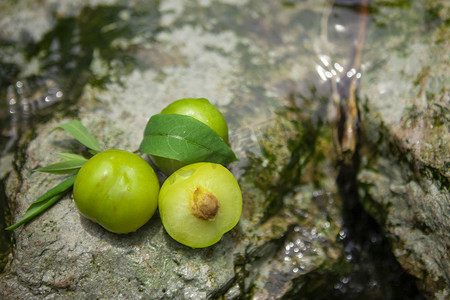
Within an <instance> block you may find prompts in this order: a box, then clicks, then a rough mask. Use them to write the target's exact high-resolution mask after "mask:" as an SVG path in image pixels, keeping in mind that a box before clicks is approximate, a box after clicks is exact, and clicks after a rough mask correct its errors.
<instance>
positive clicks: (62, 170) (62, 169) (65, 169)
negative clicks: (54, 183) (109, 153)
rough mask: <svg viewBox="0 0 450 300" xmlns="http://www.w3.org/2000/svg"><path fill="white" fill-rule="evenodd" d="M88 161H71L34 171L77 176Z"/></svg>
mask: <svg viewBox="0 0 450 300" xmlns="http://www.w3.org/2000/svg"><path fill="white" fill-rule="evenodd" d="M86 161H87V160H86V159H84V160H81V159H71V160H66V161H62V162H58V163H55V164H52V165H48V166H45V167H42V168H38V169H35V170H34V171H37V172H43V173H51V174H76V173H77V172H78V171H79V170H80V168H81V167H82V166H83V165H84V164H85V163H86Z"/></svg>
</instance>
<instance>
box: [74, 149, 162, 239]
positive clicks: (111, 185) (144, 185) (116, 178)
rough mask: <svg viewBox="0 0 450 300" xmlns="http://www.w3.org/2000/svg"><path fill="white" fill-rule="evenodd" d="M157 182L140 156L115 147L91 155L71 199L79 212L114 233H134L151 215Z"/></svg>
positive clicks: (156, 198)
mask: <svg viewBox="0 0 450 300" xmlns="http://www.w3.org/2000/svg"><path fill="white" fill-rule="evenodd" d="M158 194H159V181H158V178H157V177H156V174H155V172H154V171H153V169H152V167H151V166H150V165H149V164H148V163H147V162H146V161H145V160H144V159H143V158H141V157H140V156H138V155H136V154H134V153H131V152H128V151H124V150H117V149H110V150H106V151H104V152H101V153H98V154H96V155H94V156H93V157H92V158H91V159H89V161H87V162H86V164H84V165H83V167H81V169H80V171H79V172H78V174H77V177H76V179H75V183H74V187H73V199H74V201H75V204H76V206H77V208H78V210H79V211H80V213H81V214H82V215H84V216H85V217H86V218H88V219H90V220H92V221H94V222H96V223H98V224H100V225H101V226H103V227H104V228H105V229H107V230H109V231H111V232H115V233H129V232H134V231H136V230H137V229H138V228H140V227H141V226H142V225H144V224H145V223H147V221H148V220H149V219H150V218H151V217H152V216H153V214H154V213H155V211H156V207H157V205H158Z"/></svg>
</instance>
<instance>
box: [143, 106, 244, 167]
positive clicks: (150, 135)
mask: <svg viewBox="0 0 450 300" xmlns="http://www.w3.org/2000/svg"><path fill="white" fill-rule="evenodd" d="M139 151H140V152H142V153H147V154H150V155H155V156H160V157H165V158H171V159H176V160H179V161H181V162H183V163H186V164H191V163H195V162H214V163H219V164H228V163H230V162H232V161H235V160H237V159H236V155H235V154H234V152H233V150H231V148H230V147H229V146H228V145H227V144H226V143H225V142H224V140H222V138H220V136H219V135H218V134H217V133H216V132H215V131H214V130H212V129H211V128H210V127H209V126H208V125H206V124H204V123H202V122H200V121H198V120H197V119H194V118H192V117H190V116H185V115H179V114H157V115H154V116H152V117H151V118H150V120H149V121H148V123H147V126H146V127H145V131H144V139H143V140H142V142H141V145H140V147H139Z"/></svg>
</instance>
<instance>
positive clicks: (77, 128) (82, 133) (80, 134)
mask: <svg viewBox="0 0 450 300" xmlns="http://www.w3.org/2000/svg"><path fill="white" fill-rule="evenodd" d="M57 128H61V129H64V130H65V131H67V132H68V133H70V134H71V135H72V136H73V137H74V138H76V139H77V140H78V141H79V142H80V143H82V144H83V145H85V146H86V147H88V148H89V149H92V150H94V151H96V152H100V151H101V149H100V145H99V143H98V141H97V139H96V138H95V137H94V136H93V135H91V134H90V133H89V131H88V130H87V129H86V127H84V126H83V124H81V122H80V121H78V120H73V121H70V122H68V123H65V124H62V125H60V126H58V127H57Z"/></svg>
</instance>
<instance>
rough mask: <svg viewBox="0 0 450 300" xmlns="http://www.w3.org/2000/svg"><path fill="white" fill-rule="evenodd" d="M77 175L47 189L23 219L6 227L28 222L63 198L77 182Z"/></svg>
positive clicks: (11, 228)
mask: <svg viewBox="0 0 450 300" xmlns="http://www.w3.org/2000/svg"><path fill="white" fill-rule="evenodd" d="M76 177H77V176H76V175H73V176H71V177H69V178H67V179H66V180H64V181H63V182H61V183H60V184H58V185H57V186H55V187H54V188H52V189H50V190H49V191H47V192H46V193H45V194H43V195H42V196H41V197H39V198H38V199H36V200H35V201H34V202H33V203H32V204H31V205H30V207H28V209H27V211H26V212H25V215H24V216H23V218H22V220H20V221H19V222H17V223H16V224H14V225H11V226H9V227H8V228H6V230H13V229H16V228H17V227H19V226H20V225H22V224H23V223H26V222H28V221H30V220H31V219H33V218H34V217H36V216H37V215H39V214H40V213H42V212H43V211H45V210H47V209H48V208H49V207H50V206H52V205H53V204H55V203H56V202H57V201H58V200H59V199H61V198H62V197H63V196H64V194H65V193H66V192H67V191H68V190H69V189H70V188H71V187H72V186H73V184H74V182H75V178H76Z"/></svg>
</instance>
